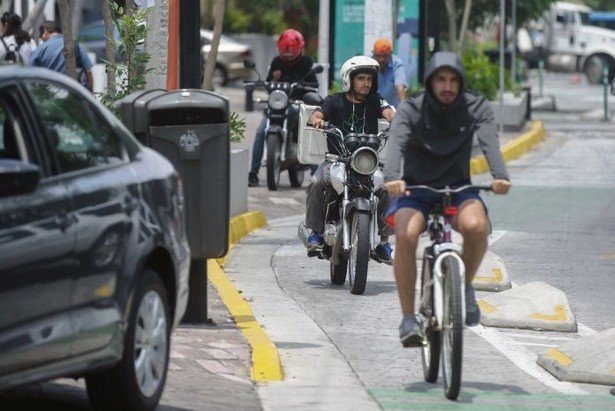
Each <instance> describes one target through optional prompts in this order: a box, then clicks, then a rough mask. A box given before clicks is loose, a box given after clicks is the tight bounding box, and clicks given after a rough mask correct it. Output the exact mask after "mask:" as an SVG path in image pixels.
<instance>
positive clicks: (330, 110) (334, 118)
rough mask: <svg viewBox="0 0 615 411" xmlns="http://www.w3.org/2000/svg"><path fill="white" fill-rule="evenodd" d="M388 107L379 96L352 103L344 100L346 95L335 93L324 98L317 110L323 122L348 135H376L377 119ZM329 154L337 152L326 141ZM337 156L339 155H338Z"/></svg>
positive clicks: (375, 95)
mask: <svg viewBox="0 0 615 411" xmlns="http://www.w3.org/2000/svg"><path fill="white" fill-rule="evenodd" d="M388 107H390V105H389V103H387V101H386V100H385V99H383V98H382V97H381V96H380V94H377V93H376V94H372V95H370V96H369V97H368V98H367V100H366V101H365V102H363V103H354V104H353V103H352V102H350V101H349V100H348V99H347V98H346V93H335V94H332V95H330V96H327V97H325V100H324V101H323V103H322V107H319V108H317V109H316V110H317V111H320V112H322V113H323V115H324V119H325V121H328V122H329V123H331V124H333V125H334V126H335V127H337V128H339V129H340V130H342V133H344V135H346V134H348V133H367V134H377V133H378V119H379V118H383V116H382V112H383V111H384V109H386V108H388ZM327 146H328V150H329V152H330V153H337V152H338V150H336V149H335V147H334V146H332V144H331V142H330V141H329V140H327ZM338 154H339V153H338Z"/></svg>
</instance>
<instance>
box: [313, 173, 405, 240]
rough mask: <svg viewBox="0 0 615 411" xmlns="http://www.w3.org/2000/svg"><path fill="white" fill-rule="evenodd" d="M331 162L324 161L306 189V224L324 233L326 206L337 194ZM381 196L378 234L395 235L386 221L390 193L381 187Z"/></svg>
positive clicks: (379, 194) (379, 191) (379, 196)
mask: <svg viewBox="0 0 615 411" xmlns="http://www.w3.org/2000/svg"><path fill="white" fill-rule="evenodd" d="M331 164H332V163H330V162H327V161H325V162H323V163H321V164H320V165H319V166H318V169H316V172H315V173H314V175H312V180H311V181H310V184H309V185H308V186H307V187H306V189H305V191H306V193H307V196H306V198H305V226H306V227H307V228H310V229H311V230H312V231H314V232H317V233H320V234H322V233H323V231H324V229H325V221H324V220H325V207H326V206H327V203H328V202H330V201H331V199H333V198H334V196H337V193H336V192H335V190H333V187H331V179H330V174H329V170H330V168H331ZM376 195H377V196H378V198H379V201H378V234H379V235H393V229H392V228H390V227H388V226H387V225H386V222H385V213H386V210H387V209H388V208H389V195H388V192H387V191H386V190H385V189H380V190H378V191H377V192H376Z"/></svg>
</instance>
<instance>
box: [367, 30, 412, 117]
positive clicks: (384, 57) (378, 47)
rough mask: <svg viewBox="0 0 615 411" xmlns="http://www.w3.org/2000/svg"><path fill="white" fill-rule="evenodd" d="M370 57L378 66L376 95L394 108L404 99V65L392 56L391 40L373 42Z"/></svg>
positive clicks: (384, 39)
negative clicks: (378, 94)
mask: <svg viewBox="0 0 615 411" xmlns="http://www.w3.org/2000/svg"><path fill="white" fill-rule="evenodd" d="M372 57H373V58H374V59H375V60H376V61H377V62H378V64H379V65H380V70H379V71H378V93H380V95H381V96H382V97H384V99H385V100H386V101H387V102H388V103H389V104H391V105H392V106H394V107H397V106H398V105H399V103H400V102H401V101H403V100H404V99H405V98H406V88H407V87H408V80H407V79H406V71H405V70H404V63H403V62H402V61H401V59H400V58H399V57H397V56H396V55H395V54H393V45H392V44H391V40H389V39H386V38H381V39H378V40H376V41H375V42H374V47H373V51H372Z"/></svg>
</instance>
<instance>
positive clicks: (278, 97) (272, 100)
mask: <svg viewBox="0 0 615 411" xmlns="http://www.w3.org/2000/svg"><path fill="white" fill-rule="evenodd" d="M267 104H269V107H271V109H272V110H283V109H284V108H286V106H287V105H288V96H287V95H286V93H285V92H283V91H282V90H273V91H272V92H271V94H269V98H268V99H267Z"/></svg>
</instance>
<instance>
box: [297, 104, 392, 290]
mask: <svg viewBox="0 0 615 411" xmlns="http://www.w3.org/2000/svg"><path fill="white" fill-rule="evenodd" d="M303 101H304V102H305V103H306V104H308V105H316V106H318V105H320V104H322V98H321V97H320V96H319V95H317V94H316V93H308V94H306V95H305V96H304V97H303ZM309 126H310V124H309V123H308V124H307V128H308V129H310V132H311V133H312V134H313V133H314V132H319V133H322V134H324V135H325V137H326V139H327V140H329V141H331V142H332V143H333V144H334V146H335V147H336V149H337V151H338V152H339V153H341V154H332V153H326V154H325V161H328V162H330V163H331V168H330V179H331V186H332V187H333V189H334V191H335V193H336V195H335V197H334V198H332V199H331V200H330V201H327V204H326V208H325V230H324V233H323V238H324V243H325V244H324V247H323V250H322V252H320V253H319V254H318V257H319V258H321V259H327V260H329V264H330V278H331V283H332V284H335V285H342V284H344V283H345V281H346V276H348V282H349V286H350V292H351V293H352V294H363V293H364V292H365V286H366V283H367V266H368V262H369V259H370V256H371V255H372V253H373V252H374V248H375V246H376V245H377V244H378V242H377V235H378V217H377V216H378V212H377V210H378V200H379V198H378V196H377V195H376V194H375V193H376V191H377V190H379V189H384V175H383V173H382V171H381V169H380V156H379V153H380V151H381V150H382V149H383V148H384V145H385V144H386V139H387V137H388V134H387V130H384V131H381V132H379V133H378V134H363V133H349V134H347V135H345V136H344V135H343V133H342V131H341V130H340V129H338V128H336V127H333V126H331V125H330V124H325V127H323V128H322V129H314V128H311V127H309ZM309 235H310V229H308V228H307V227H306V226H305V223H304V222H301V223H300V224H299V227H298V237H299V239H300V240H301V242H302V243H303V245H304V246H305V247H307V246H308V237H309Z"/></svg>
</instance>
